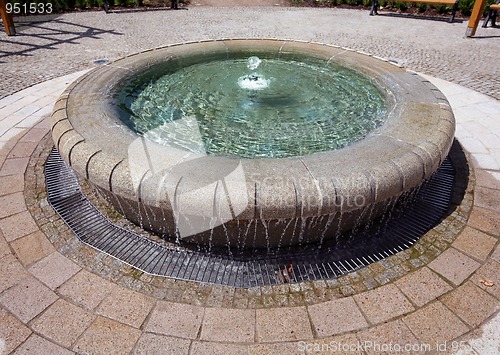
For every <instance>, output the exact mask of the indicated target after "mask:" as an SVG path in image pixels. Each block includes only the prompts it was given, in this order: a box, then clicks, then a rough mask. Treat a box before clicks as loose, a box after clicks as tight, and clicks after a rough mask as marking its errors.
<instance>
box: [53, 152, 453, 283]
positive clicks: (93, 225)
mask: <svg viewBox="0 0 500 355" xmlns="http://www.w3.org/2000/svg"><path fill="white" fill-rule="evenodd" d="M45 175H46V184H47V194H48V201H49V203H50V204H51V205H52V207H53V208H54V210H55V211H56V212H57V213H58V214H59V216H60V217H61V218H62V219H63V220H64V222H65V223H66V224H67V225H68V226H69V228H70V229H71V230H72V231H73V232H74V233H75V235H76V236H77V237H78V238H79V239H80V240H81V241H82V242H83V243H85V244H88V245H90V246H91V247H93V248H95V249H97V250H100V251H102V252H103V253H106V254H108V255H110V256H112V257H114V258H116V259H119V260H121V261H123V262H124V263H127V264H129V265H131V266H133V267H135V268H137V269H139V270H141V271H143V272H145V273H148V274H152V275H157V276H166V277H171V278H176V279H183V280H192V281H198V282H203V283H211V284H220V285H227V286H233V287H243V288H247V287H253V286H262V285H273V284H278V283H283V282H289V283H296V282H302V281H311V280H319V279H329V278H336V277H338V276H340V275H344V274H347V273H349V272H352V271H354V270H357V269H359V268H362V267H364V266H367V265H369V264H371V263H374V262H377V261H379V260H381V259H384V258H386V257H389V256H391V255H393V254H396V253H398V252H400V251H403V250H405V249H407V248H409V247H411V246H412V245H413V244H414V243H415V242H416V241H417V240H418V239H419V238H420V236H422V235H423V234H425V233H426V232H427V231H428V230H429V229H431V228H432V227H433V226H435V225H436V224H437V223H438V222H439V221H440V220H441V218H443V216H444V215H445V213H446V211H447V210H448V208H449V205H450V201H451V194H452V190H453V183H454V170H453V166H452V164H451V161H450V159H449V158H447V159H446V160H445V162H444V163H443V164H442V165H441V167H440V168H439V169H438V170H437V172H436V173H435V174H434V175H433V176H432V177H431V179H429V181H427V182H425V183H424V184H423V185H422V186H421V188H420V189H419V191H418V192H417V193H416V196H415V198H414V201H413V202H412V204H411V205H410V206H408V207H405V208H402V209H401V210H400V211H399V212H398V213H395V214H394V216H392V217H391V218H390V219H389V220H388V221H386V223H385V224H384V226H383V228H380V226H379V227H378V229H377V228H372V230H364V231H363V232H360V235H359V236H355V237H352V238H349V240H348V241H346V243H344V244H343V245H340V246H336V247H335V248H332V247H325V248H322V249H317V248H315V249H314V250H311V251H306V252H300V253H288V254H281V255H277V256H260V257H255V256H254V257H252V258H251V259H250V258H248V259H245V258H238V259H236V258H232V257H228V256H221V255H207V254H206V253H201V252H196V251H192V250H186V249H182V248H172V247H168V246H165V245H162V244H159V243H156V242H154V241H152V240H150V239H148V238H146V237H144V236H142V235H139V234H137V233H135V232H133V231H130V230H127V229H124V228H122V227H119V226H117V225H115V224H113V223H112V222H111V221H110V220H109V219H108V218H107V217H106V216H104V215H103V214H102V213H101V212H100V211H99V210H98V209H97V208H96V207H95V206H94V205H92V203H91V202H90V201H89V200H88V199H87V197H86V196H84V195H83V194H82V192H81V189H80V186H79V183H78V179H77V177H76V175H75V173H74V172H73V170H72V169H71V168H69V167H68V166H66V164H65V162H64V161H63V160H62V159H61V157H60V156H59V153H58V152H57V150H56V149H55V148H53V149H52V152H51V153H50V155H49V157H48V159H47V162H46V164H45ZM365 229H366V228H365ZM360 239H362V242H360Z"/></svg>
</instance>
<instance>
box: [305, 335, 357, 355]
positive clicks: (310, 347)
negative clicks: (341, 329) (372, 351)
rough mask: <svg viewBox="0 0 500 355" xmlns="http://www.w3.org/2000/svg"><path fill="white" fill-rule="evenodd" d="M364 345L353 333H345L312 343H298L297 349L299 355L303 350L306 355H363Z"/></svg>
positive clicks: (315, 340)
mask: <svg viewBox="0 0 500 355" xmlns="http://www.w3.org/2000/svg"><path fill="white" fill-rule="evenodd" d="M364 345H365V344H363V343H361V342H360V340H359V339H358V337H357V336H356V334H355V333H346V334H342V335H335V336H331V337H326V338H322V339H314V340H313V341H300V342H298V343H297V349H298V350H299V353H302V352H301V351H303V350H304V349H305V353H306V354H325V353H326V354H330V353H332V354H342V355H365V354H366V353H365V351H364Z"/></svg>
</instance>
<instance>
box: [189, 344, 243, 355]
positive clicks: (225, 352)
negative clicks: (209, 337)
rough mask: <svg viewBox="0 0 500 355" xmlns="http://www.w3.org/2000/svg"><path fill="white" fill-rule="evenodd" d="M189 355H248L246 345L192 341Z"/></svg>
mask: <svg viewBox="0 0 500 355" xmlns="http://www.w3.org/2000/svg"><path fill="white" fill-rule="evenodd" d="M189 354H190V355H205V354H217V355H248V345H242V344H222V343H217V342H200V341H194V342H193V345H192V346H191V351H190V352H189Z"/></svg>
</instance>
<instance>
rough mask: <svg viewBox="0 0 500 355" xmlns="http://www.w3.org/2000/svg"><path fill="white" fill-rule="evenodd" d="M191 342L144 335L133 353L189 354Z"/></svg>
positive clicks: (162, 336)
mask: <svg viewBox="0 0 500 355" xmlns="http://www.w3.org/2000/svg"><path fill="white" fill-rule="evenodd" d="M190 344H191V341H189V340H186V339H179V338H174V337H168V336H166V335H157V334H150V333H144V334H142V335H141V337H140V338H139V341H138V342H137V345H136V346H135V349H134V351H133V354H134V355H150V354H179V355H180V354H186V355H187V354H189V346H190Z"/></svg>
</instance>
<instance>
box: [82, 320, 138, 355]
mask: <svg viewBox="0 0 500 355" xmlns="http://www.w3.org/2000/svg"><path fill="white" fill-rule="evenodd" d="M140 336H141V331H140V330H138V329H135V328H132V327H130V326H128V325H125V324H122V323H119V322H116V321H114V320H111V319H107V318H103V317H97V318H96V319H95V321H94V322H92V324H91V325H90V327H88V329H87V330H86V331H85V333H83V335H82V336H81V337H80V339H78V341H77V343H76V345H75V346H74V347H73V350H74V351H76V352H78V353H88V354H128V353H130V351H132V348H133V347H134V345H135V343H136V342H137V340H138V339H139V337H140Z"/></svg>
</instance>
